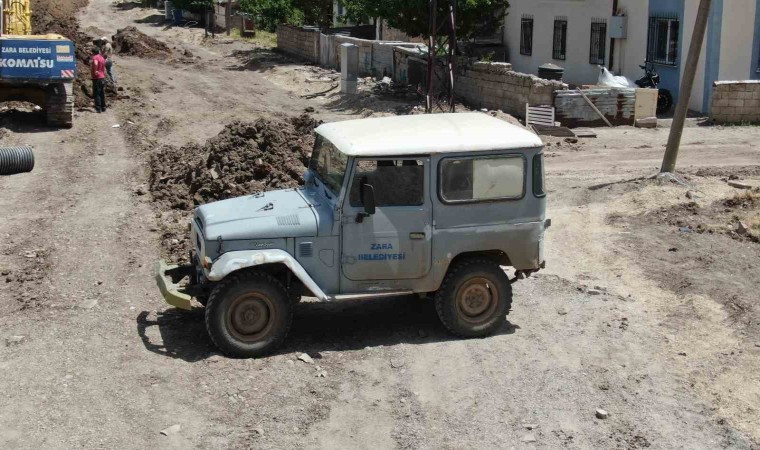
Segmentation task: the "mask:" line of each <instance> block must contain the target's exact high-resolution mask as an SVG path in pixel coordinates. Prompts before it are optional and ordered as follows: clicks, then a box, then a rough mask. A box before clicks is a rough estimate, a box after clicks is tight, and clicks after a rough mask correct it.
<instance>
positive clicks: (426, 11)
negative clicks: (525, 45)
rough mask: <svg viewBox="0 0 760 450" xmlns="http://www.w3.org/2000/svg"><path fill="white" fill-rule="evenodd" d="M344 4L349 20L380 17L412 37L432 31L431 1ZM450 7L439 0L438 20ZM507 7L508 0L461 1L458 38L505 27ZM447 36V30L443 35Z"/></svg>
mask: <svg viewBox="0 0 760 450" xmlns="http://www.w3.org/2000/svg"><path fill="white" fill-rule="evenodd" d="M342 3H343V5H344V6H345V8H346V15H345V19H346V20H348V21H360V20H361V19H362V18H364V17H373V18H374V17H381V18H383V19H385V20H387V21H388V25H390V26H392V27H393V28H397V29H399V30H401V31H403V32H405V33H406V34H408V35H410V36H413V37H417V36H428V34H429V32H430V31H429V20H428V17H429V15H430V6H429V5H430V3H429V0H383V1H382V2H380V1H377V0H342ZM448 8H449V3H448V1H446V0H438V11H439V14H438V17H445V16H444V15H445V14H446V13H447V12H448ZM508 8H509V1H508V0H458V1H457V23H456V26H457V37H459V38H460V39H461V38H465V39H467V38H471V37H474V36H479V35H490V34H493V33H494V32H496V30H498V28H499V27H500V26H501V25H502V23H503V20H504V16H505V15H506V12H507V9H508ZM446 33H448V29H443V30H442V31H441V32H440V34H446Z"/></svg>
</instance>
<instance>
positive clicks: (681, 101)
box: [660, 0, 712, 173]
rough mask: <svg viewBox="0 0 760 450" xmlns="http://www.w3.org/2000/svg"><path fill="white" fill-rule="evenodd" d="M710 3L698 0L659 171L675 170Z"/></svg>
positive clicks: (708, 16) (706, 0)
mask: <svg viewBox="0 0 760 450" xmlns="http://www.w3.org/2000/svg"><path fill="white" fill-rule="evenodd" d="M711 5H712V0H700V3H699V11H697V22H696V23H695V24H694V34H692V36H691V45H690V46H689V55H688V57H687V58H686V65H685V66H684V73H683V82H682V83H681V93H680V95H679V98H678V105H676V112H675V115H674V116H673V124H672V125H671V126H670V137H668V147H667V149H666V150H665V157H664V158H663V159H662V168H661V169H660V173H673V172H675V170H676V159H678V149H679V148H680V147H681V137H682V136H683V127H684V124H685V123H686V113H687V112H688V111H689V100H691V90H692V88H693V87H694V77H695V76H696V74H697V64H698V63H699V55H700V54H701V53H702V43H703V42H704V41H705V32H706V31H707V21H708V20H709V18H710V6H711Z"/></svg>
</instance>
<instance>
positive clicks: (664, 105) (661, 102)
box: [657, 89, 673, 114]
mask: <svg viewBox="0 0 760 450" xmlns="http://www.w3.org/2000/svg"><path fill="white" fill-rule="evenodd" d="M672 107H673V94H671V93H670V91H669V90H667V89H660V90H659V91H658V93H657V114H665V113H667V112H668V111H670V108H672Z"/></svg>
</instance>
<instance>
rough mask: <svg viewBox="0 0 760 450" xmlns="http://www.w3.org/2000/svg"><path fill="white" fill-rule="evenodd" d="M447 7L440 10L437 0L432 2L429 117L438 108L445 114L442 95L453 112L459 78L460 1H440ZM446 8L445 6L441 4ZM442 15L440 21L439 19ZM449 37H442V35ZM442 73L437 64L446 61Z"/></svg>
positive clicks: (428, 90) (429, 51)
mask: <svg viewBox="0 0 760 450" xmlns="http://www.w3.org/2000/svg"><path fill="white" fill-rule="evenodd" d="M441 1H442V2H446V3H448V7H446V8H445V10H439V8H438V0H430V5H429V6H430V17H429V23H428V25H429V27H430V28H429V30H430V31H429V32H430V36H429V38H428V67H427V70H428V71H427V94H426V96H425V112H426V113H428V114H430V113H432V112H433V109H434V108H435V107H438V108H440V109H441V111H444V105H442V104H441V103H442V97H443V94H445V95H446V99H445V101H446V102H448V105H447V108H448V110H449V112H454V111H455V108H454V94H455V92H454V82H455V78H456V74H455V72H456V58H457V54H456V50H457V28H456V22H457V19H456V14H457V5H456V2H457V0H441ZM441 4H443V3H441ZM439 14H440V17H439ZM444 31H445V32H447V34H448V36H446V37H445V38H444V37H442V36H441V35H442V33H443V32H444ZM443 54H445V55H446V56H445V61H443V72H445V73H440V72H439V71H438V70H437V69H438V62H439V61H440V60H441V59H444V57H441V56H440V55H443Z"/></svg>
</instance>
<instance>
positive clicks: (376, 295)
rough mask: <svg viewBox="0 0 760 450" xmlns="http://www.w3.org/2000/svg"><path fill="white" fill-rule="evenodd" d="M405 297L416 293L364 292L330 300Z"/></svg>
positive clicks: (343, 295)
mask: <svg viewBox="0 0 760 450" xmlns="http://www.w3.org/2000/svg"><path fill="white" fill-rule="evenodd" d="M404 295H414V291H394V292H387V291H382V292H370V293H367V292H363V293H361V294H342V295H335V296H332V297H330V300H335V301H339V300H366V299H370V298H384V297H401V296H404Z"/></svg>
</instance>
